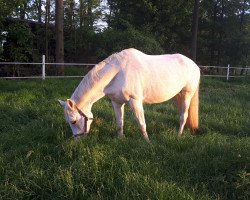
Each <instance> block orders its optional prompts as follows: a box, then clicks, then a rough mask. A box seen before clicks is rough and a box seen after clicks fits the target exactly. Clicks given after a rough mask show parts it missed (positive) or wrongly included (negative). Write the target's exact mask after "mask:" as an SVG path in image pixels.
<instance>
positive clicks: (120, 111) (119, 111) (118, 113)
mask: <svg viewBox="0 0 250 200" xmlns="http://www.w3.org/2000/svg"><path fill="white" fill-rule="evenodd" d="M112 105H113V107H114V110H115V119H116V127H117V132H118V138H120V137H123V124H124V123H123V117H124V104H120V103H117V102H114V101H112Z"/></svg>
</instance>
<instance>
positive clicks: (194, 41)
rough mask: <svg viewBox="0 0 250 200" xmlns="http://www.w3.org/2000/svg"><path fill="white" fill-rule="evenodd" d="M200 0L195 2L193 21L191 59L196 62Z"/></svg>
mask: <svg viewBox="0 0 250 200" xmlns="http://www.w3.org/2000/svg"><path fill="white" fill-rule="evenodd" d="M198 17H199V0H195V2H194V10H193V21H192V41H191V53H190V54H191V55H190V57H191V59H192V60H193V61H194V62H196V49H197V34H198Z"/></svg>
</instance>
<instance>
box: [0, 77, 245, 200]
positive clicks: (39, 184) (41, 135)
mask: <svg viewBox="0 0 250 200" xmlns="http://www.w3.org/2000/svg"><path fill="white" fill-rule="evenodd" d="M79 81H80V79H75V80H46V81H38V80H36V81H28V80H25V81H0V88H1V93H0V198H1V199H247V198H248V197H249V177H250V176H249V172H250V166H249V163H250V158H249V152H250V145H249V144H250V139H249V132H250V127H249V116H250V115H249V111H248V110H249V108H250V105H249V94H250V91H249V83H250V81H249V80H248V79H247V80H231V81H230V82H226V81H224V80H216V79H207V78H206V79H204V80H202V85H201V92H200V97H201V105H200V121H201V127H200V130H199V134H198V135H197V136H192V135H191V134H190V133H189V131H185V135H184V137H181V138H180V137H178V136H177V128H178V123H179V120H178V115H177V111H176V109H175V107H174V106H173V104H172V103H171V102H166V103H164V104H159V105H150V106H148V105H147V106H145V113H146V120H147V127H148V132H149V136H150V139H151V145H149V144H148V143H147V142H145V141H144V140H143V138H142V136H141V135H140V132H139V129H138V127H137V125H136V122H135V120H134V117H133V114H132V112H131V110H130V109H129V108H126V114H125V127H124V129H125V130H124V131H125V135H126V138H124V139H121V140H118V139H116V137H115V136H116V133H115V131H116V127H115V120H114V113H113V110H112V106H111V103H110V101H109V100H108V99H107V98H103V99H102V100H100V101H98V102H97V103H96V104H95V105H94V107H93V113H94V117H95V122H94V124H93V127H92V133H91V135H90V136H89V137H86V138H83V139H81V140H80V141H78V142H75V141H74V140H73V139H72V133H71V130H70V128H69V126H68V125H67V124H66V123H65V121H64V117H63V111H62V109H61V107H60V106H59V105H58V103H57V99H59V98H60V99H61V98H63V99H66V98H68V97H69V96H70V95H71V93H72V92H73V90H74V88H75V87H76V86H77V85H78V83H79Z"/></svg>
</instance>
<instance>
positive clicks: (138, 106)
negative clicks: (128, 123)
mask: <svg viewBox="0 0 250 200" xmlns="http://www.w3.org/2000/svg"><path fill="white" fill-rule="evenodd" d="M129 105H130V107H131V108H132V109H133V112H134V115H135V118H136V120H137V123H138V125H139V128H140V129H141V132H142V135H143V137H144V139H145V140H146V141H148V142H149V138H148V133H147V130H146V122H145V117H144V110H143V105H142V101H138V100H135V99H130V100H129Z"/></svg>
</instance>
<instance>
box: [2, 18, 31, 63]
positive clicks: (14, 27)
mask: <svg viewBox="0 0 250 200" xmlns="http://www.w3.org/2000/svg"><path fill="white" fill-rule="evenodd" d="M33 48H34V47H33V34H32V32H31V29H30V27H28V26H27V25H25V24H24V23H13V24H10V25H9V27H8V30H7V36H6V42H5V43H4V52H3V54H4V56H5V57H6V58H8V60H9V61H19V62H22V61H26V62H28V61H31V60H33V59H32V58H33V56H34V55H33V51H34V49H33Z"/></svg>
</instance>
